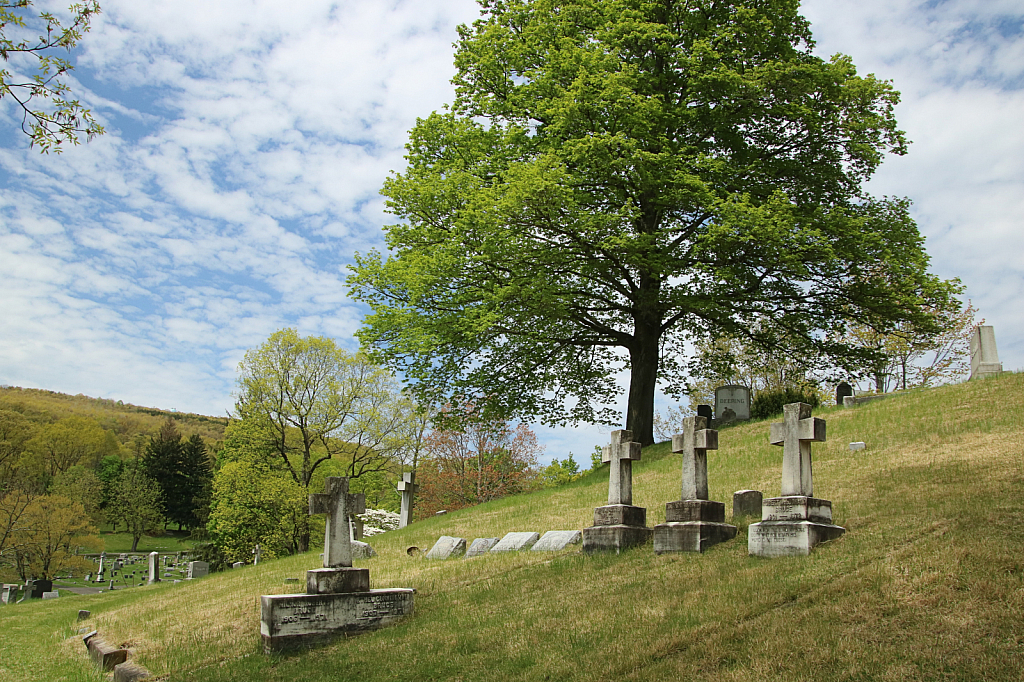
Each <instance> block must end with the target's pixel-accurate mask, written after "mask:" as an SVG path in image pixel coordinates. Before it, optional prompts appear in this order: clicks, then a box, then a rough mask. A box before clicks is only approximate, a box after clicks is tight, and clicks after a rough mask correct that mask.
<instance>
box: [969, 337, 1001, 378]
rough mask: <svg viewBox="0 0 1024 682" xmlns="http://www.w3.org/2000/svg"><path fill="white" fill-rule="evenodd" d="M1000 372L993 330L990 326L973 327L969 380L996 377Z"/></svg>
mask: <svg viewBox="0 0 1024 682" xmlns="http://www.w3.org/2000/svg"><path fill="white" fill-rule="evenodd" d="M1002 371H1003V363H1001V362H999V351H997V350H996V332H995V329H993V328H992V327H991V326H990V325H983V326H979V327H975V328H974V333H973V334H971V379H984V378H985V377H991V376H996V375H997V374H999V373H1001V372H1002Z"/></svg>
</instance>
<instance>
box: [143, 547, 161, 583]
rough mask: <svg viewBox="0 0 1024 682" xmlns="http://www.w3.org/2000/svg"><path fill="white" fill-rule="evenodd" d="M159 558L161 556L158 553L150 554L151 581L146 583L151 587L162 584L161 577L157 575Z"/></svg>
mask: <svg viewBox="0 0 1024 682" xmlns="http://www.w3.org/2000/svg"><path fill="white" fill-rule="evenodd" d="M158 556H159V554H157V553H156V552H150V553H149V579H148V580H147V581H146V583H147V584H149V585H152V584H153V583H158V582H160V576H159V574H158V573H157V563H158V561H157V557H158Z"/></svg>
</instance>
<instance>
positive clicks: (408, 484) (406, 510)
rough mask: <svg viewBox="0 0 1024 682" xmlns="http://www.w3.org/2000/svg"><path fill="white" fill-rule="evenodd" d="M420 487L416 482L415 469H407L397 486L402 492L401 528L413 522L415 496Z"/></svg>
mask: <svg viewBox="0 0 1024 682" xmlns="http://www.w3.org/2000/svg"><path fill="white" fill-rule="evenodd" d="M419 488H420V487H419V486H418V485H417V484H416V472H415V471H407V472H405V473H404V474H402V480H401V481H399V483H398V486H397V490H398V492H400V493H402V512H401V514H400V515H399V517H398V527H399V528H405V527H406V526H408V525H409V524H410V523H412V503H413V496H414V495H415V494H416V491H417V490H419Z"/></svg>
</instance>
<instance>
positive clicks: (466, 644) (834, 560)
mask: <svg viewBox="0 0 1024 682" xmlns="http://www.w3.org/2000/svg"><path fill="white" fill-rule="evenodd" d="M1022 395H1024V375H1006V376H1003V377H1000V378H997V379H991V380H987V381H982V382H973V383H969V384H964V385H960V386H951V387H944V388H939V389H934V390H928V391H919V392H912V393H910V394H908V395H904V396H900V397H894V398H891V399H889V400H886V401H880V402H876V403H873V404H870V405H866V406H863V407H860V408H858V409H856V410H846V411H844V410H836V409H831V410H829V409H822V410H819V411H818V415H819V416H822V417H824V418H826V419H827V420H828V436H829V441H828V442H827V443H824V444H816V445H815V450H814V474H815V492H816V494H818V495H819V496H821V497H824V498H827V499H831V500H832V501H833V505H834V506H833V508H834V512H835V517H836V522H837V523H839V524H841V525H843V526H845V527H846V528H847V533H846V535H845V536H844V537H843V538H842V539H840V540H838V541H836V542H833V543H829V544H827V545H823V546H821V547H819V548H818V549H817V550H816V551H815V553H814V554H812V555H811V556H810V557H806V558H786V559H772V560H767V559H760V558H751V557H748V556H747V553H746V526H745V525H741V528H740V532H739V535H738V537H737V538H736V540H734V541H732V542H729V543H725V544H723V545H719V546H717V547H715V548H713V549H712V550H711V551H710V552H708V553H706V554H704V555H670V556H662V557H657V556H655V555H654V553H653V552H652V551H651V549H650V546H648V547H646V548H640V549H637V550H633V551H630V552H627V553H625V554H623V555H620V556H597V557H586V556H583V555H581V554H580V553H579V552H578V551H577V550H572V551H567V552H566V553H564V554H559V555H551V554H540V553H530V552H527V553H524V554H521V555H513V556H509V555H504V556H493V557H492V556H486V557H482V558H479V559H473V560H469V561H466V560H454V561H450V562H446V563H439V562H428V561H425V560H419V559H412V558H410V557H408V556H407V555H406V553H405V549H406V547H408V546H409V545H417V546H419V547H424V548H427V547H429V546H430V545H431V544H432V543H433V541H434V540H435V539H436V538H437V537H438V536H439V535H442V534H447V535H461V536H463V537H466V538H467V539H468V540H472V539H473V538H475V537H483V536H500V535H502V534H504V533H505V532H507V531H511V530H536V531H541V532H542V531H545V530H550V529H566V528H582V527H584V526H587V525H590V523H591V522H592V509H593V507H594V506H597V505H600V504H603V503H604V501H605V499H606V496H607V473H606V472H607V469H604V470H603V471H599V472H596V473H594V474H591V475H589V476H588V477H587V478H585V479H584V480H582V481H580V482H578V483H576V484H573V485H570V486H568V487H565V488H559V489H554V490H545V491H540V492H536V493H532V494H530V495H525V496H520V497H515V498H509V499H505V500H500V501H497V502H494V503H489V504H486V505H482V506H480V507H476V508H472V509H466V510H462V511H459V512H456V513H452V514H449V515H446V516H442V517H437V518H433V519H429V520H427V521H423V522H419V523H416V524H414V525H413V526H411V527H409V528H406V529H404V530H402V531H395V532H391V533H387V534H385V535H383V536H379V537H377V538H373V540H374V542H373V544H374V546H375V548H376V549H377V551H378V554H379V556H378V557H377V558H374V559H371V560H368V561H365V562H357V563H359V564H361V565H365V566H369V567H370V569H371V574H370V575H371V581H372V583H373V586H374V587H415V588H416V589H417V590H418V592H417V595H416V613H415V615H414V616H413V617H412V618H409V619H407V620H406V621H405V622H404V623H403V624H402V625H400V626H397V627H394V628H390V629H387V630H382V631H379V632H375V633H369V634H364V635H360V636H357V637H352V638H348V639H342V640H340V641H338V642H337V643H335V644H333V645H331V646H328V647H325V648H321V649H316V650H313V651H311V652H308V653H303V654H294V655H287V656H275V657H267V656H264V655H263V654H262V653H260V640H259V612H258V606H257V604H258V598H259V595H261V594H272V593H286V592H292V591H295V586H294V585H293V584H292V585H289V584H285V583H284V580H285V578H301V577H302V576H303V574H304V571H305V570H306V569H308V568H312V567H314V566H315V565H316V564H317V553H316V552H311V553H309V554H307V555H303V556H298V557H291V558H287V559H282V560H278V561H272V562H266V563H265V564H262V565H260V566H258V567H247V568H244V569H239V570H236V571H233V572H228V573H225V574H219V575H214V576H210V577H208V578H205V579H202V580H198V581H194V582H190V583H182V584H179V585H169V584H164V585H158V586H151V587H144V588H139V589H136V590H134V591H131V592H122V593H116V592H115V593H104V594H100V595H96V596H89V597H75V596H62V597H61V598H60V599H59V600H56V601H47V602H35V603H32V604H22V605H19V606H14V607H0V679H3V680H8V679H10V680H28V679H33V680H36V679H38V680H42V679H47V680H58V679H64V680H99V679H101V678H102V676H101V675H100V674H99V673H97V672H95V671H94V670H93V669H92V668H91V667H90V665H89V664H88V662H87V659H86V656H85V649H84V647H83V646H82V644H81V642H80V641H79V640H78V638H77V637H72V636H71V635H72V634H73V633H74V632H75V631H76V630H77V627H78V624H76V623H75V622H74V619H75V614H76V613H77V611H78V609H79V608H87V609H91V610H92V613H93V616H92V618H91V619H90V620H89V621H88V624H89V625H90V626H92V627H95V628H97V629H99V630H100V632H101V633H103V634H104V635H105V636H106V637H107V638H108V641H112V642H115V643H118V644H121V643H126V644H129V645H130V646H131V647H132V649H133V654H132V655H133V657H134V658H135V659H136V660H138V661H139V662H141V663H142V664H144V665H146V666H147V667H148V668H149V669H150V670H152V671H153V672H154V673H158V674H160V675H166V676H167V677H166V679H168V680H175V681H177V680H204V681H215V680H225V681H226V680H238V681H244V682H259V681H263V680H295V679H301V680H304V681H307V682H315V681H319V680H367V681H369V680H464V681H467V682H468V681H469V680H548V679H550V680H615V681H616V682H618V681H623V680H666V679H687V680H690V679H693V680H750V681H758V682H761V681H764V680H808V679H815V680H890V679H891V680H1019V679H1020V675H1021V673H1020V671H1021V670H1024V618H1022V616H1021V614H1022V613H1024V495H1022V493H1024V410H1021V409H1020V408H1019V407H1018V406H1017V404H1016V403H1017V402H1018V401H1019V398H1020V396H1022ZM767 436H768V425H767V424H766V423H764V422H762V423H751V424H745V425H742V426H738V427H735V428H730V429H724V430H722V431H721V433H720V444H721V450H719V451H718V452H713V453H709V460H710V463H709V478H710V486H711V496H712V498H713V499H718V500H726V501H728V500H730V499H731V494H732V491H734V490H738V489H741V488H756V489H760V490H763V491H764V492H765V494H766V495H777V494H778V492H779V480H780V474H781V460H782V450H781V448H775V447H771V446H769V445H767ZM855 440H863V441H866V442H867V444H868V449H867V450H865V451H861V452H856V453H852V452H850V451H849V449H848V448H847V444H848V443H849V442H851V441H855ZM590 446H591V444H589V443H583V444H581V447H582V448H583V449H584V450H586V449H588V448H589V447H590ZM634 471H635V477H634V495H635V497H634V503H635V504H639V505H642V506H645V507H647V508H648V518H649V524H650V525H653V524H654V523H658V522H660V521H662V520H663V519H664V504H665V502H667V501H670V500H673V499H676V498H677V497H678V495H679V490H678V488H679V481H680V476H679V462H678V460H677V458H676V457H673V456H672V455H671V454H670V453H669V452H668V449H667V446H666V445H665V444H662V445H659V446H654V447H652V448H648V449H646V450H645V451H644V458H643V462H641V463H639V464H637V465H635V469H634Z"/></svg>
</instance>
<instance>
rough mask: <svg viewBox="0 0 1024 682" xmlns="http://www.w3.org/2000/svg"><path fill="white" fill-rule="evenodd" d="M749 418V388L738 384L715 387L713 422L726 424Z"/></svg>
mask: <svg viewBox="0 0 1024 682" xmlns="http://www.w3.org/2000/svg"><path fill="white" fill-rule="evenodd" d="M749 420H750V389H749V388H747V387H746V386H740V385H738V384H730V385H728V386H719V387H718V388H716V389H715V422H716V424H728V423H729V422H734V421H749Z"/></svg>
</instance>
